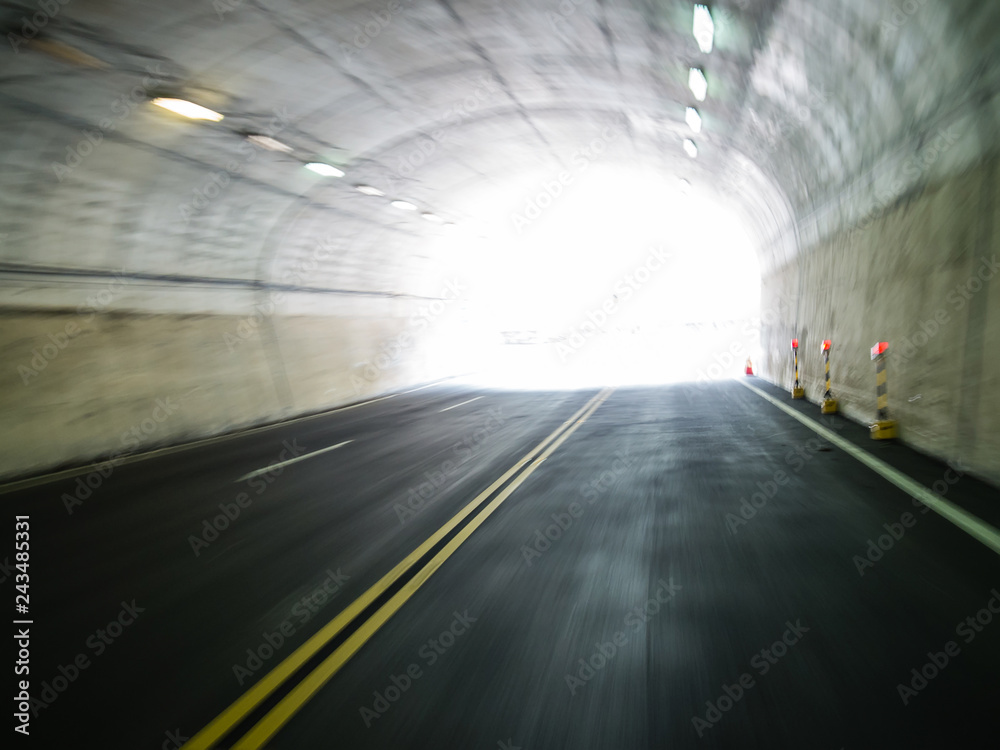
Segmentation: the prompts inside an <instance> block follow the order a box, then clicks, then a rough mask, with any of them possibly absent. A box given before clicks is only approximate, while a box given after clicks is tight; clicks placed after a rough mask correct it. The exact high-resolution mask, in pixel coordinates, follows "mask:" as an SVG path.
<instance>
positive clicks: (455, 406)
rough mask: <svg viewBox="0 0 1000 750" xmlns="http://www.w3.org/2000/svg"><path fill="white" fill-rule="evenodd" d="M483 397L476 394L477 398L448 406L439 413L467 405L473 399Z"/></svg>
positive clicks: (473, 399) (472, 399)
mask: <svg viewBox="0 0 1000 750" xmlns="http://www.w3.org/2000/svg"><path fill="white" fill-rule="evenodd" d="M481 398H482V396H476V397H475V398H470V399H469V400H468V401H463V402H462V403H460V404H455V405H454V406H447V407H445V408H444V409H441V410H439V411H438V414H440V413H441V412H443V411H451V410H452V409H457V408H458V407H460V406H465V405H466V404H471V403H472V402H473V401H478V400H479V399H481Z"/></svg>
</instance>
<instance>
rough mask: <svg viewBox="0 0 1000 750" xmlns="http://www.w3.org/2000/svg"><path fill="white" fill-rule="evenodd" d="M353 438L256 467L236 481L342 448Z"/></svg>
mask: <svg viewBox="0 0 1000 750" xmlns="http://www.w3.org/2000/svg"><path fill="white" fill-rule="evenodd" d="M353 442H354V441H353V440H345V441H344V442H342V443H337V444H336V445H331V446H330V447H329V448H320V449H319V450H318V451H313V452H312V453H307V454H305V455H304V456H296V457H295V458H290V459H288V460H287V461H282V462H281V463H277V464H271V465H270V466H265V467H264V468H263V469H257V470H256V471H251V472H250V473H249V474H244V475H243V476H241V477H240V478H239V479H237V480H236V481H237V482H242V481H243V480H245V479H253V478H254V477H259V476H260V475H261V474H267V473H268V472H270V471H274V470H275V469H280V468H283V467H285V466H288V465H289V464H294V463H298V462H299V461H305V460H306V459H307V458H312V457H313V456H318V455H319V454H320V453H327V452H329V451H334V450H337V448H342V447H344V446H345V445H347V444H348V443H353Z"/></svg>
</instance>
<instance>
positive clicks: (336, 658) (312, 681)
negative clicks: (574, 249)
mask: <svg viewBox="0 0 1000 750" xmlns="http://www.w3.org/2000/svg"><path fill="white" fill-rule="evenodd" d="M598 395H599V396H600V398H599V400H598V401H597V402H596V403H594V404H593V405H592V406H591V407H590V409H589V410H588V411H587V413H585V414H584V415H583V416H582V417H580V418H579V419H578V420H576V422H575V423H574V424H573V426H572V427H570V428H569V429H568V430H566V431H565V432H563V433H562V435H560V436H559V439H558V440H556V441H555V442H554V443H552V445H551V446H549V448H548V450H546V451H545V452H544V453H543V454H542V455H541V456H539V457H538V458H536V459H535V460H534V461H533V462H532V464H531V466H529V467H528V468H527V469H526V470H525V471H524V472H522V473H521V474H520V475H519V476H518V477H517V478H516V479H515V480H514V481H513V482H511V483H510V484H509V485H508V486H507V487H506V488H505V489H504V490H503V492H501V493H500V494H499V495H497V496H496V498H494V499H493V500H492V501H491V502H490V503H489V504H488V505H487V506H486V507H485V508H484V509H483V510H482V511H481V512H480V513H479V515H477V516H476V517H475V518H473V519H472V520H471V521H470V522H469V523H468V524H467V525H466V526H465V527H463V528H462V530H461V531H459V532H458V534H456V535H455V537H454V538H453V539H451V540H450V541H449V542H448V543H447V544H446V545H445V546H444V547H443V548H442V549H441V551H440V552H438V553H437V554H436V555H434V557H433V558H431V560H430V561H429V562H428V563H427V564H426V565H424V567H423V568H421V569H420V570H419V571H418V572H417V574H416V575H415V576H414V577H413V578H412V579H410V580H409V581H407V582H406V583H405V584H404V585H403V588H401V589H400V590H399V591H398V592H397V593H396V594H395V595H394V596H393V597H392V598H391V599H389V601H388V602H386V603H385V604H383V605H382V606H381V607H380V608H379V609H378V611H376V612H375V614H373V615H372V616H371V617H370V618H369V619H368V620H366V621H365V622H364V624H362V625H361V627H359V628H358V629H357V630H356V631H355V632H354V633H352V634H351V635H350V636H349V637H348V638H347V640H345V641H344V643H343V644H341V645H340V646H339V647H338V648H337V649H336V650H335V651H334V652H333V653H332V654H330V655H329V656H328V657H326V659H324V660H323V662H322V663H321V664H320V665H319V666H318V667H316V669H314V670H313V671H312V672H310V673H309V675H308V676H306V678H305V679H303V680H302V681H301V682H300V683H299V684H298V685H296V686H295V687H294V688H293V689H292V690H291V692H289V693H288V695H286V696H285V697H284V698H282V699H281V701H280V702H279V703H278V704H277V705H276V706H275V707H274V708H272V709H271V710H270V711H268V713H267V714H266V715H265V716H264V717H263V718H262V719H261V720H260V721H258V722H257V723H256V724H255V725H254V727H253V728H252V729H251V730H250V731H249V732H247V733H246V734H245V735H244V736H243V737H242V738H241V739H240V741H239V742H237V743H236V744H235V745H233V750H259V749H260V748H262V747H263V746H264V745H265V744H266V743H267V741H268V740H270V739H271V737H273V736H274V735H275V734H276V733H277V732H278V730H280V729H281V728H282V727H283V726H284V725H285V724H287V723H288V721H289V720H290V719H291V718H292V717H293V716H294V715H295V714H296V713H298V711H299V710H300V709H301V708H302V707H303V706H304V705H305V704H306V703H307V702H308V701H309V699H310V698H312V697H313V696H314V695H315V694H316V693H317V692H318V691H319V690H320V688H322V687H323V686H324V685H325V684H326V683H327V682H329V680H330V679H331V678H332V677H333V676H334V675H335V674H337V672H339V671H340V669H341V668H342V667H343V666H344V665H345V664H346V663H347V662H348V661H349V660H350V658H351V657H352V656H354V654H356V653H357V652H358V650H359V649H360V648H361V647H362V646H364V645H365V643H367V642H368V640H369V639H370V638H371V637H372V636H373V635H375V633H376V632H378V630H379V628H381V627H382V626H383V625H384V624H385V623H386V622H388V621H389V618H391V617H392V616H393V615H394V614H396V612H398V611H399V610H400V608H402V606H403V605H404V604H405V603H406V602H407V601H408V600H409V599H410V597H412V596H413V595H414V594H415V593H416V592H417V589H419V588H420V587H421V586H423V585H424V583H426V581H427V580H428V579H429V578H430V577H431V576H432V575H433V574H434V573H435V572H436V571H437V570H438V568H440V567H441V566H442V565H443V564H444V562H445V561H446V560H447V559H448V558H449V557H451V556H452V554H454V553H455V551H456V550H457V549H458V548H459V547H460V546H461V545H462V543H463V542H465V540H466V539H468V538H469V537H470V536H471V535H472V533H473V532H474V531H475V530H476V529H478V528H479V527H480V526H482V524H483V523H484V522H485V521H486V519H487V518H489V517H490V515H492V513H493V511H495V510H496V509H497V508H499V507H500V505H501V504H502V503H503V502H504V501H505V500H506V499H507V498H508V497H510V495H511V494H512V493H513V492H514V491H515V490H516V489H517V488H518V487H520V486H521V484H522V483H523V482H524V480H525V479H527V478H528V477H529V476H530V475H531V473H532V472H534V470H535V469H537V468H538V467H539V466H541V464H542V462H543V461H544V460H545V459H546V458H548V457H549V456H550V455H552V453H553V452H555V450H556V449H557V448H559V446H560V445H562V444H563V442H564V441H565V440H566V439H567V438H568V437H569V436H570V435H572V434H573V433H574V432H575V431H576V430H577V429H578V428H579V427H580V425H582V424H583V423H584V422H585V421H586V420H587V419H588V418H589V417H590V416H591V415H592V414H593V413H594V412H595V411H597V409H598V408H599V407H600V406H601V404H603V403H604V402H605V401H606V400H607V398H608V397H609V396H610V395H611V393H610V392H606V393H605V392H602V394H598Z"/></svg>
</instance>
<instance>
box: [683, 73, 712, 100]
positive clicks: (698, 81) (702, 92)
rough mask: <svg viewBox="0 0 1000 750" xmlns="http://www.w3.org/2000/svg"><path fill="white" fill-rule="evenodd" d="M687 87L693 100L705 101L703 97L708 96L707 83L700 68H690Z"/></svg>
mask: <svg viewBox="0 0 1000 750" xmlns="http://www.w3.org/2000/svg"><path fill="white" fill-rule="evenodd" d="M688 86H689V87H690V88H691V93H693V94H694V98H695V99H697V100H698V101H699V102H703V101H705V97H706V96H708V81H706V80H705V74H704V73H702V72H701V69H700V68H691V72H690V73H688Z"/></svg>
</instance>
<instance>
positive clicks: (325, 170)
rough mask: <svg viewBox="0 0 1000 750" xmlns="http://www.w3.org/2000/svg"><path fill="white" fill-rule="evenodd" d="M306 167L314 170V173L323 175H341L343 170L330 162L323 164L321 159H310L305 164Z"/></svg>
mask: <svg viewBox="0 0 1000 750" xmlns="http://www.w3.org/2000/svg"><path fill="white" fill-rule="evenodd" d="M306 169H308V170H310V171H312V172H315V173H316V174H321V175H323V176H324V177H343V176H344V172H343V170H341V169H337V168H336V167H334V166H332V165H330V164H324V163H323V162H321V161H312V162H309V163H308V164H306Z"/></svg>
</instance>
